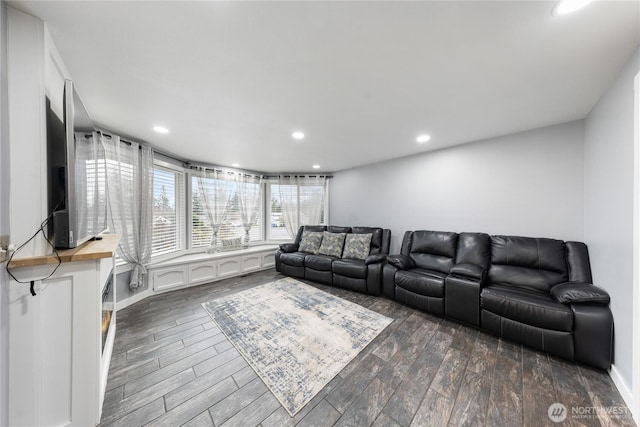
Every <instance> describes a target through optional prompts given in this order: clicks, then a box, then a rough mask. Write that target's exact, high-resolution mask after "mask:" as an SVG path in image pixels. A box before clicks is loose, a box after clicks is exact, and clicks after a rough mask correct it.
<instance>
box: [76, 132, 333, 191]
mask: <svg viewBox="0 0 640 427" xmlns="http://www.w3.org/2000/svg"><path fill="white" fill-rule="evenodd" d="M97 131H99V132H100V133H102V135H104V136H106V137H107V138H113V136H111V134H109V133H108V132H105V131H103V130H102V129H97ZM90 136H91V135H86V134H85V137H90ZM120 141H122V142H124V143H125V144H128V145H133V142H130V141H127V140H126V139H122V137H120ZM137 144H139V145H140V147H139V148H140V149H141V148H142V144H147V145H149V146H151V147H152V148H153V151H154V153H157V154H160V155H161V156H164V157H167V158H169V159H171V160H175V161H176V162H179V163H182V166H183V167H184V168H187V169H191V170H198V169H204V170H205V171H206V170H211V171H220V172H227V173H230V174H232V173H234V172H233V171H230V170H229V169H225V168H224V167H223V166H215V165H204V164H193V163H191V162H189V161H187V160H184V159H178V158H177V157H175V156H172V155H171V154H167V153H165V152H162V151H160V150H157V149H156V148H154V147H153V146H152V145H151V144H148V143H146V142H145V143H137ZM238 173H239V174H242V175H255V176H261V177H262V178H266V179H273V178H279V177H283V178H307V177H309V178H327V179H331V178H333V175H317V174H313V175H310V174H304V173H290V172H289V173H286V174H282V175H270V174H266V173H264V172H256V171H241V172H238Z"/></svg>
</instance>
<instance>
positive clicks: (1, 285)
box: [0, 2, 9, 426]
mask: <svg viewBox="0 0 640 427" xmlns="http://www.w3.org/2000/svg"><path fill="white" fill-rule="evenodd" d="M6 16H7V9H6V5H5V3H4V2H0V235H9V132H8V128H9V126H8V125H9V120H8V109H7V24H6ZM2 267H4V264H0V269H1V270H0V425H3V426H6V425H8V423H9V417H8V416H9V390H8V386H9V298H8V286H7V283H8V280H7V276H6V273H5V271H4V268H2Z"/></svg>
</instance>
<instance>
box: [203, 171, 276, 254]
mask: <svg viewBox="0 0 640 427" xmlns="http://www.w3.org/2000/svg"><path fill="white" fill-rule="evenodd" d="M198 179H200V180H204V181H207V180H211V178H202V177H201V178H198V177H196V176H192V178H191V210H192V219H191V247H192V248H198V247H204V246H209V244H210V243H211V237H212V231H213V230H212V228H211V222H210V220H209V217H208V215H207V211H206V208H205V206H204V203H205V201H204V197H203V195H202V191H201V189H200V187H199V185H198ZM219 184H221V185H225V186H231V187H232V188H233V191H232V195H231V198H230V199H229V202H228V203H227V205H226V206H224V207H219V206H218V207H216V208H217V209H225V214H224V217H223V220H222V225H221V226H220V229H219V231H218V239H219V240H221V241H224V240H230V239H238V238H240V239H243V238H244V235H245V231H244V226H243V224H242V215H241V213H240V204H239V198H238V197H239V196H238V192H237V191H236V190H235V185H236V184H235V182H234V181H231V180H220V182H219ZM255 185H256V187H258V184H255ZM258 191H261V189H258ZM263 217H264V201H263V198H262V197H261V198H260V214H259V215H258V216H257V220H256V222H255V223H254V224H253V225H252V227H251V230H250V231H249V238H250V240H249V241H250V242H259V241H262V240H264V237H263V233H262V221H263V219H262V218H263Z"/></svg>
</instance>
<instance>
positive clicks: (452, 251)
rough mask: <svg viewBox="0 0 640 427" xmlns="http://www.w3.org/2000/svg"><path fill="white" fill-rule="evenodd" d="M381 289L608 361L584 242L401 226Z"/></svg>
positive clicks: (606, 322) (602, 364) (603, 312)
mask: <svg viewBox="0 0 640 427" xmlns="http://www.w3.org/2000/svg"><path fill="white" fill-rule="evenodd" d="M383 293H384V295H386V296H387V297H390V298H393V299H396V300H397V301H400V302H402V303H405V304H407V305H411V306H413V307H417V308H419V309H421V310H424V311H427V312H430V313H434V314H437V315H441V316H446V317H447V318H450V319H454V320H457V321H459V322H463V323H466V324H469V325H472V326H475V327H479V328H482V329H484V330H487V331H489V332H490V333H493V334H495V335H498V336H500V337H504V338H506V339H509V340H513V341H517V342H520V343H522V344H525V345H527V346H529V347H533V348H535V349H538V350H542V351H545V352H548V353H550V354H553V355H557V356H560V357H563V358H566V359H570V360H576V361H578V362H581V363H585V364H588V365H591V366H595V367H597V368H602V369H607V368H609V367H610V365H611V362H612V353H613V316H612V314H611V311H610V309H609V295H608V294H607V293H606V292H605V291H604V290H602V289H600V288H598V287H596V286H594V285H593V284H592V278H591V267H590V264H589V255H588V251H587V247H586V245H585V244H584V243H580V242H563V241H561V240H554V239H540V238H529V237H516V236H489V235H487V234H483V233H459V234H458V233H451V232H439V231H408V232H406V233H405V235H404V239H403V242H402V248H401V254H399V255H391V256H389V257H387V264H386V265H385V266H384V269H383Z"/></svg>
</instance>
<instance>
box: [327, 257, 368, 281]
mask: <svg viewBox="0 0 640 427" xmlns="http://www.w3.org/2000/svg"><path fill="white" fill-rule="evenodd" d="M331 268H332V271H333V272H334V274H339V275H341V276H346V277H352V278H355V279H366V278H367V266H366V265H365V263H364V261H360V260H355V259H338V260H335V261H334V262H333V264H332V267H331Z"/></svg>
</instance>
